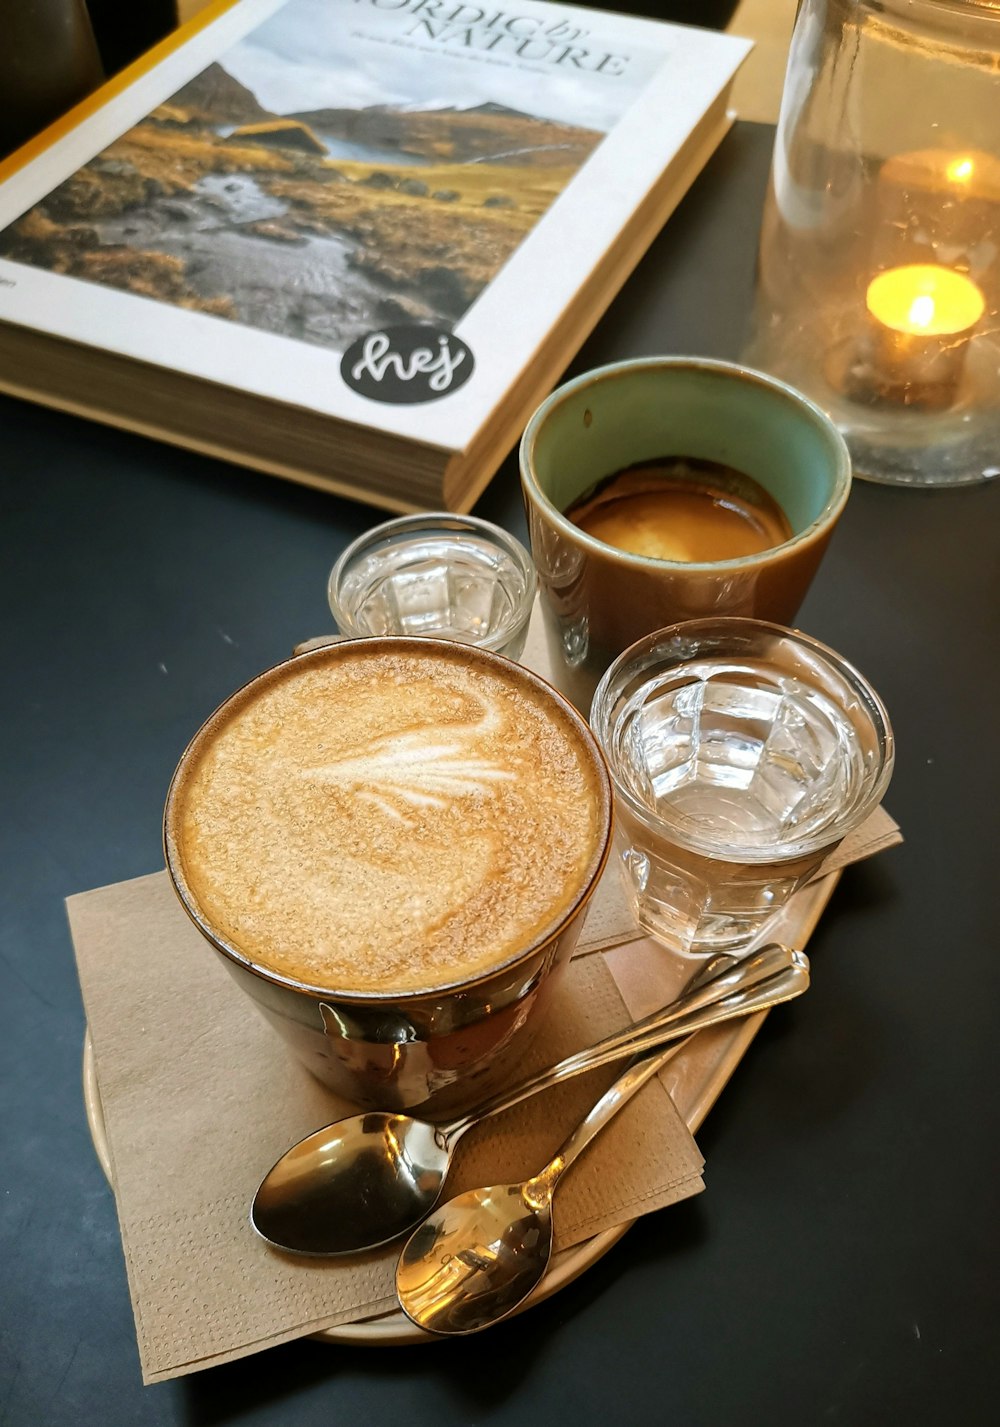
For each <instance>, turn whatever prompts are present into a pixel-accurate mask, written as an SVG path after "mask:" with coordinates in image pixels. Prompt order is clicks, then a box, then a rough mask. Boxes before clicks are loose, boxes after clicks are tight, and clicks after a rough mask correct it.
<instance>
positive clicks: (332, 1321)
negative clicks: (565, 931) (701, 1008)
mask: <svg viewBox="0 0 1000 1427" xmlns="http://www.w3.org/2000/svg"><path fill="white" fill-rule="evenodd" d="M68 908H69V915H70V923H71V928H72V932H73V939H74V944H75V947H76V954H77V964H78V968H79V972H80V981H81V986H82V989H83V997H84V1002H85V1006H86V1011H87V1018H88V1022H89V1025H90V1032H91V1037H92V1042H93V1049H94V1057H95V1064H96V1068H97V1076H98V1082H99V1086H100V1093H101V1100H102V1105H103V1110H104V1119H105V1126H106V1132H107V1138H108V1143H109V1147H110V1154H111V1160H112V1165H113V1172H114V1181H115V1190H116V1198H117V1202H118V1214H119V1221H120V1225H121V1232H122V1241H123V1245H124V1250H125V1259H126V1265H127V1269H128V1279H129V1288H130V1292H131V1296H132V1304H133V1309H134V1312H135V1319H136V1330H137V1335H138V1340H139V1351H140V1358H141V1362H142V1370H143V1377H144V1380H145V1381H146V1382H155V1381H159V1380H161V1379H164V1378H168V1377H173V1376H177V1375H179V1374H181V1373H185V1372H190V1371H193V1370H194V1369H196V1368H200V1367H206V1366H209V1365H211V1364H215V1363H221V1362H225V1361H227V1360H229V1359H233V1358H237V1357H241V1356H243V1355H245V1354H247V1353H251V1352H254V1351H257V1350H258V1349H261V1348H264V1347H268V1346H270V1345H272V1344H276V1343H280V1342H283V1341H285V1340H287V1339H290V1338H294V1337H298V1336H300V1335H302V1334H305V1333H309V1332H314V1331H316V1330H318V1329H321V1328H327V1327H333V1326H336V1325H338V1324H342V1323H346V1322H352V1321H355V1320H357V1319H359V1318H363V1317H365V1316H370V1315H372V1314H375V1313H379V1312H383V1311H387V1310H389V1309H391V1308H392V1307H393V1306H394V1302H395V1300H394V1295H393V1287H392V1284H393V1269H394V1264H395V1258H396V1251H394V1250H392V1249H389V1250H384V1251H380V1252H376V1253H373V1254H369V1255H365V1256H359V1257H354V1258H350V1259H343V1260H335V1261H334V1260H331V1261H326V1262H320V1261H310V1260H303V1259H296V1258H291V1257H286V1256H284V1255H281V1254H279V1253H276V1252H274V1251H273V1250H270V1249H269V1248H268V1247H267V1246H266V1245H265V1244H264V1243H263V1242H262V1241H261V1240H260V1239H258V1238H257V1237H256V1235H255V1234H254V1233H253V1231H252V1230H251V1229H250V1227H249V1224H248V1222H247V1210H248V1206H249V1203H250V1199H251V1197H252V1195H253V1192H254V1190H255V1188H256V1186H257V1183H258V1181H259V1179H260V1178H261V1175H262V1174H263V1173H264V1171H265V1170H266V1169H267V1168H268V1167H269V1166H270V1165H271V1164H272V1163H273V1161H274V1160H275V1159H276V1158H277V1156H278V1155H279V1154H280V1153H282V1151H283V1150H284V1149H286V1148H287V1147H288V1146H289V1145H290V1144H291V1143H292V1142H293V1141H295V1140H296V1139H298V1138H299V1137H300V1136H301V1135H304V1134H306V1133H308V1132H309V1131H311V1130H313V1129H315V1128H316V1127H317V1126H319V1125H322V1124H324V1123H327V1122H328V1121H330V1120H333V1119H336V1118H337V1117H338V1116H339V1115H341V1114H344V1113H348V1112H349V1108H350V1107H347V1106H345V1105H344V1104H343V1103H342V1102H338V1101H337V1100H336V1098H335V1097H334V1096H333V1095H332V1094H331V1093H330V1092H329V1091H327V1090H325V1089H324V1088H323V1087H322V1086H321V1085H319V1083H318V1082H316V1081H314V1080H313V1078H312V1077H311V1076H310V1075H309V1074H308V1073H307V1072H306V1071H305V1070H304V1069H302V1068H301V1067H300V1066H299V1065H298V1063H297V1062H295V1061H294V1060H293V1059H292V1057H291V1056H290V1055H289V1053H288V1051H287V1050H286V1048H285V1046H284V1045H283V1043H282V1042H281V1041H280V1039H279V1038H278V1037H277V1036H276V1035H275V1033H274V1031H273V1030H272V1029H271V1028H270V1027H269V1026H268V1025H267V1024H266V1023H265V1022H264V1020H263V1019H262V1018H261V1017H260V1016H259V1014H258V1012H257V1011H256V1009H255V1008H254V1007H253V1005H252V1004H251V1002H250V1001H249V999H248V998H247V997H246V996H245V994H244V993H243V992H242V991H241V990H240V989H239V988H238V987H237V986H236V985H235V983H234V982H233V981H232V980H231V979H230V977H229V975H228V972H227V971H226V969H225V966H224V965H223V963H222V960H221V958H220V957H218V956H217V954H216V953H215V952H214V951H212V949H211V948H210V947H209V946H208V945H207V944H206V943H205V942H204V941H203V940H202V938H201V936H200V935H199V933H198V932H197V931H196V930H195V929H194V928H193V926H192V925H191V923H190V922H189V921H188V919H187V917H186V916H185V914H184V912H183V911H182V910H181V907H180V905H179V903H178V902H177V900H176V898H175V896H174V894H173V891H172V889H171V887H170V884H169V881H168V879H167V876H166V874H165V873H158V874H155V875H153V876H151V877H143V878H139V879H137V880H136V881H133V882H126V883H121V884H119V885H118V886H115V887H107V888H102V889H99V890H97V891H94V892H85V893H82V894H80V895H79V896H76V897H72V898H70V899H69V902H68ZM628 1019H629V1016H628V1012H627V1010H626V1008H625V1006H624V1003H623V1001H622V998H621V996H620V994H619V993H618V991H617V989H616V987H615V984H614V981H613V980H612V977H611V975H610V973H609V971H608V970H607V967H606V966H605V963H604V959H603V957H602V956H600V955H595V956H588V957H585V958H579V959H577V960H575V961H574V962H573V963H572V964H571V966H570V968H569V976H568V978H567V985H566V987H565V990H564V991H563V993H562V994H561V996H560V997H559V998H558V1000H557V1004H556V1005H555V1006H554V1008H553V1010H552V1012H551V1014H550V1016H549V1017H548V1019H547V1021H546V1024H545V1028H544V1033H543V1036H542V1039H541V1043H540V1044H538V1045H537V1046H536V1047H535V1049H534V1053H533V1056H532V1057H531V1058H526V1062H525V1070H526V1071H528V1070H530V1069H531V1068H533V1065H543V1064H547V1063H549V1062H551V1061H554V1060H557V1059H559V1058H560V1057H561V1056H563V1055H566V1054H569V1053H571V1052H572V1051H573V1050H576V1049H578V1048H579V1047H581V1046H583V1045H586V1044H589V1043H590V1042H592V1041H594V1040H596V1039H598V1038H599V1037H600V1036H602V1035H604V1034H607V1033H608V1032H609V1031H611V1030H614V1029H616V1028H617V1027H619V1026H621V1025H623V1024H624V1023H625V1022H627V1021H628ZM614 1075H615V1070H614V1069H613V1068H610V1069H605V1070H604V1071H600V1072H596V1073H595V1074H592V1075H587V1076H582V1077H580V1078H579V1079H577V1080H575V1081H571V1082H569V1083H567V1084H566V1085H564V1086H560V1087H557V1088H556V1089H555V1090H553V1091H550V1092H549V1093H547V1094H546V1095H544V1096H539V1097H536V1098H535V1099H534V1100H531V1101H528V1102H527V1103H526V1104H524V1105H521V1106H518V1107H517V1108H516V1109H514V1110H511V1111H508V1112H507V1113H506V1114H505V1115H503V1116H499V1117H497V1118H496V1119H495V1120H492V1121H489V1122H487V1123H486V1124H484V1125H483V1126H481V1127H480V1128H478V1129H475V1130H473V1131H471V1132H470V1133H469V1134H468V1135H467V1136H466V1137H465V1139H463V1141H462V1142H461V1145H460V1148H459V1157H458V1158H457V1160H456V1165H455V1169H454V1171H453V1174H452V1177H451V1178H450V1180H449V1191H450V1192H452V1193H457V1192H459V1191H460V1190H461V1189H462V1188H468V1187H472V1186H476V1185H480V1184H488V1183H495V1182H506V1181H511V1180H516V1179H520V1178H523V1177H524V1176H526V1175H528V1174H530V1173H533V1172H535V1171H536V1170H538V1169H540V1168H541V1166H542V1165H543V1164H544V1163H546V1161H547V1160H548V1158H549V1157H550V1156H551V1154H552V1153H553V1152H554V1151H555V1150H556V1149H557V1148H558V1145H559V1144H560V1143H561V1141H562V1140H563V1138H564V1137H565V1135H566V1134H567V1133H568V1132H569V1130H570V1129H571V1128H572V1127H573V1125H574V1124H575V1123H576V1122H577V1121H578V1120H579V1119H580V1118H582V1116H583V1114H585V1113H586V1111H587V1109H589V1108H590V1106H591V1105H592V1104H593V1103H594V1101H595V1100H596V1099H597V1098H598V1097H599V1095H600V1093H601V1091H602V1090H603V1088H604V1087H605V1085H607V1084H608V1083H610V1081H611V1080H612V1079H613V1078H614ZM640 1127H641V1132H640ZM701 1163H702V1161H701V1156H700V1155H699V1153H698V1150H697V1147H696V1146H695V1144H694V1141H693V1140H692V1138H691V1136H690V1134H689V1133H688V1131H687V1129H686V1127H685V1126H684V1124H683V1122H682V1121H681V1119H680V1117H679V1116H678V1114H677V1112H676V1110H675V1109H674V1106H673V1103H672V1101H671V1099H670V1097H669V1095H668V1094H667V1093H666V1091H665V1090H664V1089H663V1087H662V1085H661V1084H660V1083H659V1082H658V1081H653V1082H652V1083H650V1084H649V1085H647V1086H646V1087H645V1089H644V1090H643V1091H642V1092H641V1094H640V1095H639V1096H637V1098H636V1100H635V1101H634V1102H633V1103H632V1104H631V1105H629V1106H628V1107H626V1109H625V1110H624V1111H623V1112H622V1113H621V1114H620V1115H619V1116H618V1117H617V1119H616V1120H615V1121H614V1122H613V1123H612V1124H611V1125H610V1126H609V1127H608V1129H607V1130H606V1131H605V1132H604V1133H603V1134H602V1135H601V1137H600V1138H599V1139H598V1140H597V1141H596V1142H595V1144H594V1145H593V1147H592V1148H591V1149H590V1150H588V1152H587V1156H586V1158H585V1159H584V1160H582V1161H581V1163H580V1165H579V1166H578V1167H577V1168H575V1169H574V1170H572V1171H571V1172H570V1173H569V1174H568V1175H567V1177H566V1180H565V1181H564V1183H563V1185H562V1186H561V1187H560V1191H559V1196H558V1198H557V1200H556V1210H555V1219H556V1243H557V1247H560V1248H565V1247H567V1246H569V1245H572V1244H575V1243H579V1242H580V1241H582V1240H583V1239H586V1238H589V1237H591V1236H592V1235H594V1234H596V1233H599V1232H601V1231H602V1230H604V1229H606V1228H609V1227H611V1226H613V1225H617V1224H623V1223H626V1222H628V1221H629V1220H631V1219H633V1218H635V1217H636V1216H637V1215H638V1214H641V1213H645V1212H647V1211H648V1210H652V1209H657V1208H661V1207H663V1206H665V1205H667V1204H671V1203H674V1202H675V1201H677V1200H678V1199H681V1198H683V1197H685V1196H687V1195H689V1194H693V1193H696V1192H697V1191H698V1190H699V1189H700V1188H701V1187H702V1182H701V1179H700V1169H701Z"/></svg>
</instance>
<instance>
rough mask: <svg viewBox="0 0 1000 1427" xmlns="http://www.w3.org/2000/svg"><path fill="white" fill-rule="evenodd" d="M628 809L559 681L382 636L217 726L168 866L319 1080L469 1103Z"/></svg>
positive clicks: (345, 648) (552, 958)
mask: <svg viewBox="0 0 1000 1427" xmlns="http://www.w3.org/2000/svg"><path fill="white" fill-rule="evenodd" d="M610 806H611V798H610V783H609V780H608V775H607V770H606V767H605V765H604V762H603V759H602V757H601V754H600V752H599V750H598V748H597V745H596V743H595V741H594V739H593V736H592V735H591V733H590V730H589V728H588V727H587V725H586V723H585V722H584V720H583V719H581V718H580V717H579V716H578V715H577V714H576V712H575V710H573V709H572V707H571V706H570V705H568V704H567V703H566V701H565V700H563V699H562V698H561V697H560V696H559V695H558V694H557V693H556V692H555V691H554V690H552V689H551V688H550V687H549V686H548V685H547V684H545V683H544V681H543V680H541V679H539V678H538V677H537V676H535V675H533V674H531V673H529V672H528V671H527V670H525V669H522V668H521V667H520V666H519V665H517V664H515V663H513V662H512V661H510V660H507V659H505V658H503V657H501V656H498V655H493V654H489V653H486V652H485V651H481V650H477V649H472V648H469V647H466V646H462V645H459V644H455V643H446V642H442V641H436V640H425V639H367V640H360V641H352V642H348V643H342V644H337V645H333V646H331V647H329V648H326V649H319V650H315V651H313V652H312V653H310V654H306V655H302V656H299V657H298V658H296V659H292V660H290V661H288V662H287V663H285V664H282V665H279V666H278V667H277V668H276V669H272V670H269V671H268V672H267V673H265V674H263V675H261V676H260V677H259V678H258V679H255V680H254V681H253V682H252V683H251V684H249V685H247V687H246V688H244V689H243V690H241V691H240V692H239V693H237V694H235V695H234V696H233V697H232V698H231V699H230V700H228V702H227V703H225V704H224V705H223V706H222V707H221V708H220V709H219V710H218V711H217V712H216V714H215V715H213V716H212V718H210V719H209V720H208V722H207V723H206V724H205V725H204V727H203V728H202V729H201V730H200V731H199V733H198V734H197V735H196V737H195V739H194V740H193V741H192V743H191V745H190V746H189V748H188V750H187V751H186V753H185V755H184V757H183V758H182V760H181V763H180V765H179V767H178V770H177V773H176V774H175V777H174V781H173V783H172V785H171V789H170V793H169V796H168V801H167V809H166V815H165V843H166V850H167V864H168V869H169V871H170V873H171V876H172V878H173V881H174V885H175V888H176V890H177V892H178V894H179V896H180V898H181V900H182V902H183V904H184V906H185V908H186V909H187V911H188V912H189V914H190V915H191V916H192V917H193V919H194V920H195V922H196V923H197V925H198V926H199V928H200V929H201V930H202V932H203V933H204V934H205V935H206V936H207V937H208V939H209V940H210V941H211V942H212V943H213V945H214V946H215V947H216V948H217V949H218V950H219V951H221V952H222V953H223V954H224V955H225V956H226V958H227V962H228V964H229V966H230V969H231V970H235V971H236V973H237V975H238V979H240V980H241V983H242V984H244V989H247V990H249V991H250V993H251V994H252V995H253V996H254V998H255V1000H257V1001H258V1003H259V1004H260V1005H262V1007H263V1008H264V1009H265V1011H267V1012H268V1013H269V1014H270V1016H271V1018H272V1020H273V1021H274V1023H275V1024H276V1025H277V1027H278V1029H279V1030H280V1031H281V1032H282V1033H283V1034H285V1035H286V1036H288V1037H289V1039H290V1040H291V1041H292V1043H293V1045H294V1046H295V1048H296V1049H297V1050H298V1052H299V1054H300V1055H302V1057H303V1058H304V1059H305V1061H306V1063H307V1064H308V1065H309V1066H310V1068H311V1069H312V1070H314V1072H315V1073H316V1074H318V1075H319V1076H320V1078H322V1079H325V1080H327V1081H328V1083H330V1084H332V1085H334V1086H335V1087H336V1088H337V1089H339V1090H341V1091H342V1092H343V1093H345V1094H347V1095H349V1096H350V1098H352V1099H355V1100H358V1101H360V1102H361V1103H378V1104H380V1105H383V1106H384V1107H385V1108H399V1107H402V1106H403V1105H407V1106H409V1107H412V1106H415V1105H421V1106H424V1107H426V1105H427V1102H428V1101H431V1100H434V1098H435V1096H437V1095H438V1092H440V1091H442V1090H444V1089H449V1090H451V1091H453V1092H454V1093H453V1094H451V1095H450V1096H449V1097H447V1098H448V1103H449V1104H455V1103H460V1102H461V1101H462V1100H463V1099H465V1098H466V1097H465V1096H464V1095H463V1094H462V1093H461V1092H462V1090H463V1085H462V1084H456V1082H464V1081H466V1080H470V1079H476V1080H477V1081H478V1084H477V1093H478V1091H480V1090H481V1089H482V1081H481V1072H483V1071H484V1070H486V1069H488V1068H489V1067H490V1066H491V1065H492V1063H493V1061H494V1060H495V1059H496V1058H497V1056H498V1055H499V1053H500V1052H501V1051H502V1052H504V1053H505V1055H506V1054H508V1053H509V1052H511V1050H512V1048H513V1047H514V1046H515V1045H516V1044H517V1043H518V1042H519V1040H523V1035H522V1034H521V1033H522V1032H523V1030H524V1027H525V1026H526V1024H527V1023H528V1022H529V1020H530V1021H532V1022H533V1021H534V1019H535V1014H534V1010H533V1007H534V1003H535V1002H536V1000H537V1001H539V1003H540V1004H541V1003H542V1002H543V1001H544V999H545V997H544V996H542V995H541V991H542V986H543V983H544V982H545V981H546V980H547V978H548V975H549V972H550V971H551V970H552V969H553V968H554V967H555V966H556V965H557V964H561V962H562V961H563V960H565V959H566V958H567V957H568V955H569V952H570V951H571V949H572V943H573V942H574V941H575V938H576V935H577V934H578V931H579V926H580V925H581V924H582V919H581V913H582V910H583V907H584V904H585V903H586V901H587V898H588V896H589V893H590V891H591V890H592V889H593V886H594V885H595V883H596V880H597V878H598V876H599V873H600V869H601V868H602V866H603V863H604V859H605V857H606V855H607V850H608V845H609V841H610ZM247 973H249V975H247ZM533 1028H534V1027H533V1025H532V1029H533ZM303 1032H305V1034H302V1033H303ZM522 1049H523V1047H522ZM438 1098H441V1097H440V1096H438Z"/></svg>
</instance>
